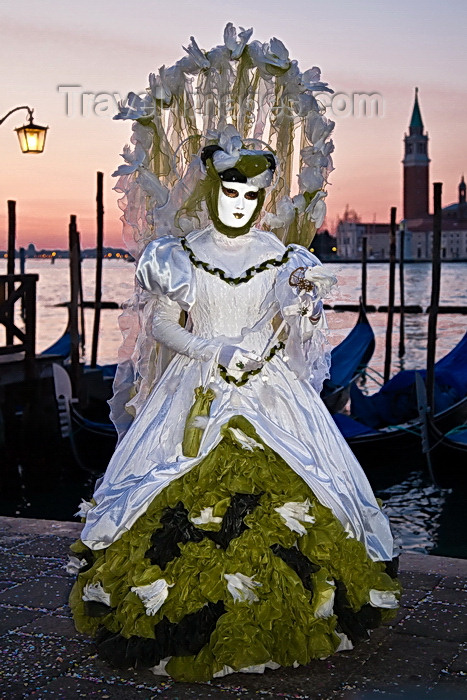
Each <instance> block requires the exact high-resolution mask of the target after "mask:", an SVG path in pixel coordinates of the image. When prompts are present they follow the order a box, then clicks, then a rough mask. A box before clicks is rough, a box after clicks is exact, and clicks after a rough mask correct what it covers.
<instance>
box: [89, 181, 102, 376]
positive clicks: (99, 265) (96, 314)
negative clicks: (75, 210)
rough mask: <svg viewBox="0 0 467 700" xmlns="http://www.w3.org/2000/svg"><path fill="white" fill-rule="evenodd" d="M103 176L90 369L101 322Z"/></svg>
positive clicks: (98, 201)
mask: <svg viewBox="0 0 467 700" xmlns="http://www.w3.org/2000/svg"><path fill="white" fill-rule="evenodd" d="M103 182H104V174H103V173H97V196H96V205H97V242H96V290H95V300H94V327H93V330H92V349H91V367H95V366H96V365H97V346H98V342H99V326H100V320H101V301H102V258H103V254H104V202H103Z"/></svg>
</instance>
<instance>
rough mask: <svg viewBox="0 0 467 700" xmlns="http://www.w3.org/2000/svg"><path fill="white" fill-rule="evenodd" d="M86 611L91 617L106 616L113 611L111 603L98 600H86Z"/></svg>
mask: <svg viewBox="0 0 467 700" xmlns="http://www.w3.org/2000/svg"><path fill="white" fill-rule="evenodd" d="M84 612H85V613H86V615H89V617H105V616H106V615H108V614H109V613H110V612H112V608H111V607H110V605H106V604H105V603H100V602H99V601H97V600H85V601H84Z"/></svg>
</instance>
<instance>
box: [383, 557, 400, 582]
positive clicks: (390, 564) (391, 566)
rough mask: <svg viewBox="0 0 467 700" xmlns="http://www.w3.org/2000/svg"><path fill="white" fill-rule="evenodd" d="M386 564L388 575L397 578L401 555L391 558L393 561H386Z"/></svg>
mask: <svg viewBox="0 0 467 700" xmlns="http://www.w3.org/2000/svg"><path fill="white" fill-rule="evenodd" d="M385 565H386V573H387V575H388V576H390V577H391V578H397V574H398V573H399V555H398V556H397V557H394V559H391V561H387V562H385Z"/></svg>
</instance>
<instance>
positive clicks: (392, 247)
mask: <svg viewBox="0 0 467 700" xmlns="http://www.w3.org/2000/svg"><path fill="white" fill-rule="evenodd" d="M395 278H396V207H391V227H390V231H389V300H388V322H387V326H386V352H385V356H384V383H386V382H388V381H389V377H390V374H391V343H392V326H393V322H394V287H395Z"/></svg>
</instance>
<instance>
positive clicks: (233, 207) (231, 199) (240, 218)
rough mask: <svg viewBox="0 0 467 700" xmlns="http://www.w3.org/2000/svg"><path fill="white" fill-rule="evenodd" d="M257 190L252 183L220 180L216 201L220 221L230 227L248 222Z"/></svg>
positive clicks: (255, 201) (254, 205)
mask: <svg viewBox="0 0 467 700" xmlns="http://www.w3.org/2000/svg"><path fill="white" fill-rule="evenodd" d="M258 191H259V188H258V187H255V186H254V185H248V184H244V183H242V182H224V181H221V186H220V188H219V199H218V201H217V208H218V214H219V219H220V221H221V222H222V223H223V224H224V225H225V226H229V227H230V228H242V226H245V225H246V224H248V222H249V221H250V219H251V217H252V216H253V214H254V212H255V209H256V205H257V203H258Z"/></svg>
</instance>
